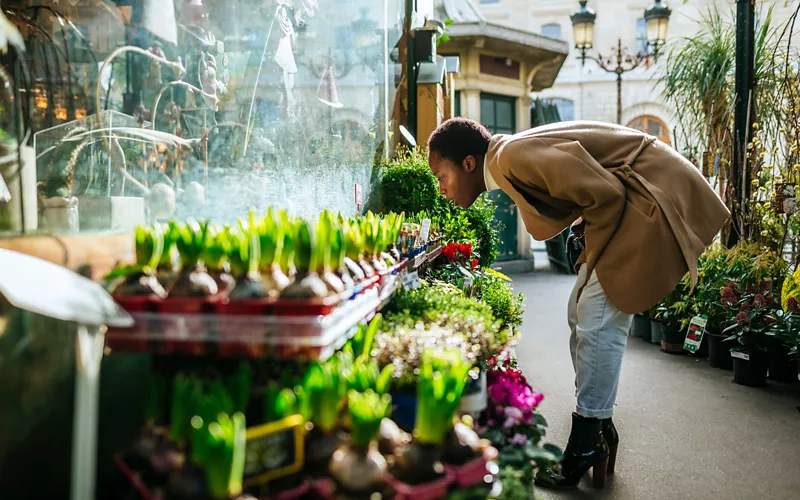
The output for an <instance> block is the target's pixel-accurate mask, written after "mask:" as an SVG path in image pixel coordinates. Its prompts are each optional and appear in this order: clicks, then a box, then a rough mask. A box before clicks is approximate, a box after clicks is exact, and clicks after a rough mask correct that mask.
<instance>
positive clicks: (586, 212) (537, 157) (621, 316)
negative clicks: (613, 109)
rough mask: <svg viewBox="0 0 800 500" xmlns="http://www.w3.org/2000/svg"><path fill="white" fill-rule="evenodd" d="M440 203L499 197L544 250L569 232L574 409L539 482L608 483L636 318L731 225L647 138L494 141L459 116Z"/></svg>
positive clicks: (582, 131) (439, 166)
mask: <svg viewBox="0 0 800 500" xmlns="http://www.w3.org/2000/svg"><path fill="white" fill-rule="evenodd" d="M428 149H429V163H430V168H431V171H432V172H433V174H434V175H435V176H436V178H437V179H438V180H439V189H440V191H441V193H442V194H443V195H444V196H445V197H447V199H448V200H452V201H453V202H455V203H456V204H457V205H459V206H462V207H468V206H470V205H472V203H474V202H475V200H476V199H477V198H478V196H480V194H481V193H483V192H484V191H487V190H488V191H490V190H493V189H501V190H503V191H504V192H505V193H506V194H507V195H509V196H510V197H511V198H512V200H513V201H514V203H515V204H516V205H517V207H518V209H519V211H520V215H521V216H522V220H523V221H524V223H525V226H526V228H527V230H528V232H529V233H530V234H531V236H533V238H535V239H537V240H547V239H550V238H553V237H555V236H556V235H558V234H560V233H561V232H562V231H563V230H564V229H565V228H567V227H569V226H570V225H572V227H573V233H574V234H575V235H576V236H575V237H574V238H573V239H572V241H571V242H570V244H571V245H573V247H572V248H571V250H572V251H573V252H575V253H577V252H579V256H578V257H577V262H576V266H577V268H578V269H577V271H578V279H577V281H576V284H575V289H574V290H573V292H572V295H571V297H570V299H569V306H568V311H569V314H568V316H569V325H570V330H571V336H570V351H571V355H572V363H573V367H574V369H575V385H576V389H577V390H576V396H577V406H576V409H575V413H573V414H572V430H571V432H570V437H569V442H568V444H567V447H566V450H565V452H564V460H563V462H562V463H561V466H560V467H559V468H554V469H551V470H546V471H542V472H540V473H539V474H538V476H537V479H536V480H537V484H540V485H542V486H547V487H556V488H575V487H577V484H578V482H579V481H580V479H581V477H582V476H583V475H584V474H585V473H586V472H587V471H588V470H589V469H590V468H594V473H593V478H594V482H595V485H596V486H598V487H603V485H604V484H605V477H606V474H607V473H608V474H611V473H613V470H614V463H615V460H616V450H617V444H618V442H619V437H618V435H617V431H616V429H615V428H614V424H613V422H612V420H611V417H612V416H613V413H614V401H615V400H616V397H617V386H618V384H619V376H620V369H621V367H622V355H623V353H624V351H625V343H626V340H627V334H628V331H629V330H630V326H631V321H632V318H633V314H635V313H639V312H642V311H647V310H649V309H650V308H652V307H653V306H654V305H655V304H657V303H658V302H659V301H660V300H661V299H663V298H664V297H666V296H667V295H668V294H669V293H670V291H672V289H673V288H674V287H675V286H676V285H677V283H678V282H679V281H680V280H681V279H682V278H683V276H684V275H685V274H686V273H687V271H688V272H689V273H690V274H691V278H692V282H693V284H694V283H695V282H696V279H697V258H698V257H699V256H700V254H701V253H702V252H703V250H704V249H705V248H706V247H707V246H708V245H709V244H711V242H712V241H713V240H714V238H715V236H716V234H717V233H718V232H719V230H720V229H721V228H722V226H723V225H724V224H725V222H726V221H727V219H728V217H729V215H730V214H729V212H728V210H727V209H726V207H725V205H724V204H723V203H722V201H721V200H720V199H719V197H718V196H717V195H716V193H715V192H714V190H713V189H711V187H710V186H709V185H708V183H707V182H706V181H705V179H703V177H702V176H701V175H700V173H699V172H698V171H697V169H696V168H695V167H694V166H693V165H692V164H691V163H690V162H688V161H687V160H686V159H685V158H683V157H682V156H681V155H680V154H678V153H677V152H676V151H675V150H673V149H672V148H670V147H669V146H667V145H665V144H663V143H661V142H660V141H658V140H657V139H656V138H655V137H653V136H650V135H647V134H645V133H642V132H639V131H636V130H632V129H628V128H624V127H620V126H617V125H611V124H606V123H594V122H565V123H559V124H554V125H547V126H544V127H538V128H534V129H531V130H528V131H525V132H522V133H519V134H515V135H497V136H494V137H492V136H491V134H490V133H489V132H488V130H486V128H484V127H483V126H482V125H480V124H479V123H477V122H475V121H472V120H468V119H464V118H456V119H452V120H448V121H447V122H445V123H443V124H442V125H441V126H440V127H439V128H438V129H437V130H436V131H434V132H433V133H432V134H431V137H430V139H429V141H428Z"/></svg>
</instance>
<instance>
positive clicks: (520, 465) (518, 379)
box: [480, 366, 562, 494]
mask: <svg viewBox="0 0 800 500" xmlns="http://www.w3.org/2000/svg"><path fill="white" fill-rule="evenodd" d="M487 377H488V383H489V407H488V408H487V410H486V411H485V412H484V413H483V415H482V416H481V420H480V423H481V427H482V430H481V436H483V437H484V438H486V439H488V440H489V441H490V442H491V444H492V445H493V446H494V447H496V448H497V450H498V451H499V455H498V459H497V462H498V465H499V466H500V468H501V470H502V469H505V468H508V467H512V468H513V469H515V470H518V471H520V472H521V473H523V474H524V477H526V478H528V487H529V488H530V484H531V483H532V481H533V474H534V470H535V468H536V467H538V468H539V469H540V470H544V469H546V468H547V467H549V466H551V465H552V464H554V463H557V462H560V461H561V458H562V452H561V450H560V449H558V447H556V446H553V445H550V444H542V440H543V439H544V436H545V433H546V429H547V422H546V420H545V419H544V417H543V416H542V415H540V414H538V413H536V408H537V407H538V406H539V404H540V403H541V401H542V399H544V396H543V395H542V394H539V393H536V392H534V391H533V388H532V387H531V386H530V384H529V383H528V381H527V380H526V379H525V376H524V375H523V374H522V373H521V372H520V371H519V370H517V369H515V368H514V367H512V366H496V368H495V369H493V370H491V371H489V372H488V374H487ZM501 477H502V474H501ZM503 485H504V487H505V481H504V482H503ZM531 494H532V493H531Z"/></svg>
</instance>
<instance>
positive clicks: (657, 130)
mask: <svg viewBox="0 0 800 500" xmlns="http://www.w3.org/2000/svg"><path fill="white" fill-rule="evenodd" d="M647 133H648V134H650V135H654V136H656V137H661V136H664V135H667V134H666V133H665V132H664V126H663V125H661V124H660V123H659V122H657V121H655V120H653V119H652V118H651V119H649V120H647Z"/></svg>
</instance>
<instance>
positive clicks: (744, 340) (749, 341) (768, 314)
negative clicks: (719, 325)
mask: <svg viewBox="0 0 800 500" xmlns="http://www.w3.org/2000/svg"><path fill="white" fill-rule="evenodd" d="M728 304H729V320H728V322H727V323H728V326H727V327H726V328H725V329H724V330H723V333H724V334H726V335H728V338H726V339H725V340H726V341H735V342H736V343H737V344H738V348H739V349H741V350H743V351H744V352H747V353H750V354H755V353H757V352H766V351H767V347H768V340H769V337H771V336H773V335H774V334H775V329H774V325H775V324H776V323H778V317H777V310H778V304H777V303H776V302H775V299H774V297H773V296H772V295H769V294H767V295H764V294H762V293H745V294H742V296H741V297H740V298H739V300H738V301H733V300H730V301H729V302H728Z"/></svg>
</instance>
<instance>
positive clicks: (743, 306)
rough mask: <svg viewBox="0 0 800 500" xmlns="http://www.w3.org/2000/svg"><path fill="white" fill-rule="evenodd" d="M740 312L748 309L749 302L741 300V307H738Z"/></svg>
mask: <svg viewBox="0 0 800 500" xmlns="http://www.w3.org/2000/svg"><path fill="white" fill-rule="evenodd" d="M739 310H740V311H741V312H747V311H749V310H750V302H747V301H744V302H742V307H741V309H739Z"/></svg>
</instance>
